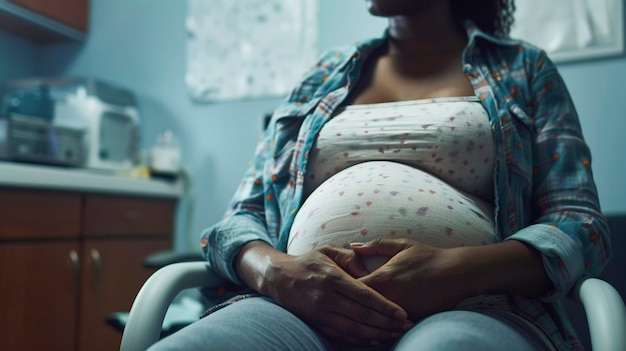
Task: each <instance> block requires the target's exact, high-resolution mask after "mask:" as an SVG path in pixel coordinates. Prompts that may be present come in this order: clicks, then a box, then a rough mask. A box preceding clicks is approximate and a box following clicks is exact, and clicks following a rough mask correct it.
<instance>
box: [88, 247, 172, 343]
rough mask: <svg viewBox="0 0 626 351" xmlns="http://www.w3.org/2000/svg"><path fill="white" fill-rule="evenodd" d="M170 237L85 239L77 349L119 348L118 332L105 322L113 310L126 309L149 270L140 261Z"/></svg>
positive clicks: (161, 248)
mask: <svg viewBox="0 0 626 351" xmlns="http://www.w3.org/2000/svg"><path fill="white" fill-rule="evenodd" d="M170 247H171V240H169V239H167V238H164V239H146V240H144V239H142V240H124V239H119V240H114V241H111V240H109V241H107V240H95V239H90V240H86V241H85V245H84V249H83V255H82V256H83V257H84V260H83V263H84V266H83V267H84V270H83V277H82V278H83V279H82V284H83V285H82V286H81V308H80V325H79V339H78V343H79V348H78V349H79V350H84V351H90V350H119V347H120V342H121V340H122V334H121V333H120V332H118V331H117V330H115V329H113V328H112V327H111V326H109V325H107V324H106V319H107V317H108V316H109V315H110V314H111V313H113V312H120V311H130V307H131V306H132V303H133V301H134V299H135V296H136V295H137V293H138V292H139V289H140V288H141V286H142V285H143V283H144V282H145V281H146V279H148V277H149V276H150V274H151V273H152V272H153V270H148V269H146V268H144V266H143V262H144V259H145V257H146V256H148V255H149V254H151V253H154V252H157V251H162V250H167V249H169V248H170Z"/></svg>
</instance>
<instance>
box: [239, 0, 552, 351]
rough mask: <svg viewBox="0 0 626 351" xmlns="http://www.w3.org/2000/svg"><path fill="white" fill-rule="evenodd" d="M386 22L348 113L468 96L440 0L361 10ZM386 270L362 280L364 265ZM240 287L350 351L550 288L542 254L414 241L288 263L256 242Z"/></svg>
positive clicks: (514, 247) (389, 2) (243, 255)
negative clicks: (490, 300)
mask: <svg viewBox="0 0 626 351" xmlns="http://www.w3.org/2000/svg"><path fill="white" fill-rule="evenodd" d="M366 3H367V6H368V8H369V10H370V12H371V13H372V14H374V15H379V16H385V17H388V19H389V36H390V42H389V45H388V48H387V50H385V51H382V52H380V53H379V54H378V55H374V56H373V58H372V59H370V60H369V62H367V64H366V67H365V68H364V72H363V73H362V74H363V75H362V79H361V80H360V81H359V83H358V84H357V86H356V87H354V89H352V91H351V94H350V96H349V101H348V103H352V104H366V103H380V102H390V101H403V100H415V99H423V98H434V97H449V96H473V95H474V90H473V88H472V86H471V84H470V83H469V81H468V79H467V78H466V77H465V75H464V74H463V71H462V64H461V62H462V61H461V57H462V56H461V55H462V52H463V49H464V47H465V45H466V42H467V37H466V36H465V34H464V33H463V32H462V31H460V30H459V29H458V28H457V26H456V25H455V24H454V22H453V20H452V17H451V16H450V11H449V2H448V1H443V0H420V1H418V0H368V1H366ZM377 255H382V256H387V257H389V258H390V260H389V261H388V262H387V263H386V264H384V265H383V266H382V267H380V268H379V269H377V270H375V271H374V272H371V273H369V272H368V271H367V270H365V269H364V267H363V265H362V264H361V261H360V257H361V256H377ZM235 268H236V270H237V272H238V274H239V276H240V277H241V279H242V280H243V281H244V282H245V283H246V284H247V285H248V286H250V287H251V288H253V289H255V290H256V291H258V292H259V293H261V294H263V295H266V296H270V297H272V298H273V299H275V300H276V301H277V302H278V303H279V304H281V305H282V306H283V307H285V308H286V309H288V310H289V311H291V312H293V313H294V314H296V315H297V316H299V317H300V318H301V319H302V320H304V321H305V322H306V323H308V324H309V325H310V326H311V327H313V328H315V329H316V330H317V331H319V332H320V333H321V334H323V335H324V336H326V337H328V338H329V339H331V340H336V341H339V342H346V343H351V344H357V345H368V344H379V343H385V342H391V341H393V340H396V339H398V338H399V337H401V336H402V334H403V333H404V332H405V331H406V330H408V329H409V328H411V327H412V326H413V322H412V321H417V320H419V319H420V318H423V317H424V316H427V315H430V314H433V313H436V312H440V311H445V310H449V309H452V308H453V307H454V306H456V305H457V304H458V303H459V302H460V301H462V300H463V299H465V298H468V297H472V296H476V295H478V294H483V293H492V294H512V295H528V294H539V293H543V292H546V291H548V289H550V287H551V283H550V281H549V279H548V277H547V275H546V273H545V271H544V268H543V264H542V259H541V256H540V254H539V253H538V252H537V251H536V250H535V249H533V248H532V247H530V246H528V245H526V244H524V243H522V242H519V241H515V240H509V241H506V242H503V243H497V244H493V245H487V246H480V247H459V248H448V249H442V248H436V247H432V246H428V245H424V244H422V243H419V242H417V241H414V240H407V239H385V240H375V241H372V242H368V243H363V244H362V243H354V244H353V245H352V249H343V248H335V247H329V246H325V247H322V248H318V249H315V250H312V251H310V252H308V253H307V254H304V255H301V256H291V255H288V254H286V253H284V252H281V251H278V250H276V249H274V248H272V247H271V246H269V245H267V244H265V243H263V242H260V241H254V242H250V243H248V244H246V245H245V246H244V247H243V248H242V250H241V251H240V253H239V255H238V256H237V258H236V260H235Z"/></svg>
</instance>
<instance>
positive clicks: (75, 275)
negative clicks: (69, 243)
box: [69, 250, 80, 292]
mask: <svg viewBox="0 0 626 351" xmlns="http://www.w3.org/2000/svg"><path fill="white" fill-rule="evenodd" d="M69 255H70V262H71V263H72V291H74V292H77V291H78V284H79V283H80V258H79V256H78V252H76V251H74V250H72V251H70V254H69Z"/></svg>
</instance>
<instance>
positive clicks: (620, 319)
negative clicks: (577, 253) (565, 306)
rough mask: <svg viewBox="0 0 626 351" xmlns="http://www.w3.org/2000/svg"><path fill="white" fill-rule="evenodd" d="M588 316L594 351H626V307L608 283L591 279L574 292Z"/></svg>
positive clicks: (583, 282) (586, 280) (584, 281)
mask: <svg viewBox="0 0 626 351" xmlns="http://www.w3.org/2000/svg"><path fill="white" fill-rule="evenodd" d="M574 292H575V294H576V295H575V297H576V298H577V299H578V300H580V301H581V302H582V305H583V307H584V309H585V314H586V315H587V324H588V325H589V335H590V337H591V345H592V348H593V350H602V351H624V350H626V307H624V301H623V300H622V298H621V296H620V295H619V293H618V292H617V290H615V288H614V287H613V286H611V285H610V284H609V283H607V282H605V281H603V280H600V279H596V278H588V279H585V280H583V281H582V282H581V283H580V284H579V285H578V286H577V288H576V289H575V291H574Z"/></svg>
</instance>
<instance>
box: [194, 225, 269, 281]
mask: <svg viewBox="0 0 626 351" xmlns="http://www.w3.org/2000/svg"><path fill="white" fill-rule="evenodd" d="M259 240H260V241H263V242H266V243H268V244H269V245H271V246H273V244H272V241H271V240H270V237H269V235H267V231H266V229H265V225H264V224H263V223H261V222H260V221H258V220H256V219H255V218H253V217H251V216H246V215H235V216H232V217H227V218H224V219H223V220H222V221H221V222H219V223H217V224H216V225H214V226H213V227H210V228H209V229H207V230H206V231H205V232H204V233H203V234H202V242H203V243H205V244H204V247H203V253H204V255H205V258H206V259H207V261H209V263H210V265H211V268H212V269H213V270H214V271H215V273H217V274H218V275H220V276H222V277H224V278H226V279H228V280H230V281H232V282H234V283H235V284H237V285H241V286H245V283H244V282H243V281H242V280H241V279H240V278H239V276H238V275H237V271H236V270H235V266H234V263H235V257H237V255H238V254H239V251H241V248H242V247H243V246H244V245H245V244H247V243H249V242H251V241H259Z"/></svg>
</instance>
